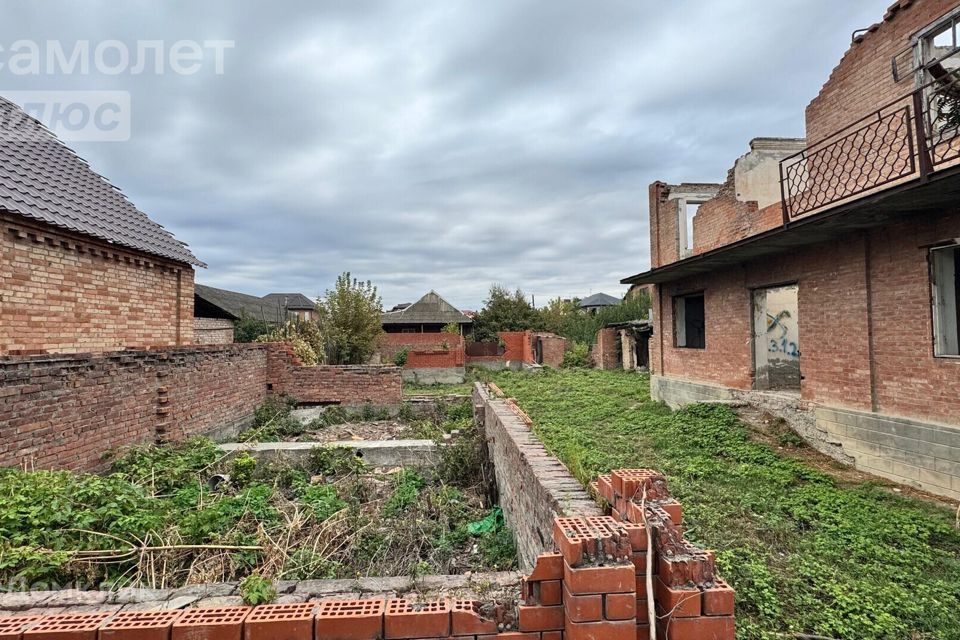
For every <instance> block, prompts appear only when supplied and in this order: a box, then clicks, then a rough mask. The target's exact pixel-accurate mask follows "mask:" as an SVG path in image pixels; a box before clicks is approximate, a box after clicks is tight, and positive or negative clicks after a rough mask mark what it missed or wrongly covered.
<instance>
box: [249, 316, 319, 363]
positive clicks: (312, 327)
mask: <svg viewBox="0 0 960 640" xmlns="http://www.w3.org/2000/svg"><path fill="white" fill-rule="evenodd" d="M256 341H257V342H286V343H287V344H289V345H290V346H291V347H292V348H293V353H294V354H295V355H296V356H297V358H299V359H300V362H302V363H303V364H304V365H305V366H308V367H312V366H315V365H318V364H323V363H324V362H326V349H325V348H324V338H323V336H322V335H321V333H320V328H319V327H318V326H317V323H315V322H311V321H309V320H291V321H289V322H285V323H283V324H281V325H278V326H276V327H274V328H273V329H272V330H271V331H269V332H268V333H265V334H263V335H261V336H259V337H257V340H256Z"/></svg>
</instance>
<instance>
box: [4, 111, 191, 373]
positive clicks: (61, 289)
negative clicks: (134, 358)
mask: <svg viewBox="0 0 960 640" xmlns="http://www.w3.org/2000/svg"><path fill="white" fill-rule="evenodd" d="M0 121H2V122H3V131H2V135H0V355H10V354H16V353H23V352H38V351H46V352H60V353H69V352H96V351H109V350H117V349H124V348H127V347H146V346H158V345H164V346H175V345H184V344H192V343H193V273H194V272H193V267H194V266H195V265H200V266H203V263H201V262H200V261H199V260H197V258H196V257H195V256H194V255H193V253H191V251H190V250H189V249H188V248H187V246H186V245H185V244H184V243H182V242H180V241H179V240H177V239H176V238H174V237H173V235H172V234H171V233H170V232H169V231H167V230H166V229H164V228H163V227H162V226H160V225H159V224H157V223H155V222H153V221H152V220H150V218H148V217H147V216H146V215H145V214H144V213H142V212H141V211H139V210H138V209H137V208H136V207H135V206H134V205H133V204H132V203H131V202H130V201H129V200H127V198H126V197H125V196H124V195H123V194H122V193H121V192H120V191H119V190H118V189H116V188H115V187H114V186H113V185H111V184H110V183H109V182H107V181H106V180H105V179H104V178H103V177H101V176H99V175H97V173H95V172H94V171H93V170H92V169H91V168H90V167H89V166H88V165H87V164H86V162H84V161H83V160H82V159H81V158H79V157H78V156H77V155H76V154H74V153H73V151H71V150H70V149H68V148H67V147H66V146H65V145H64V144H63V143H61V142H60V141H59V140H58V139H57V138H56V137H55V136H54V135H53V134H52V133H50V132H49V131H48V130H47V129H46V128H44V127H43V125H41V124H40V123H38V122H37V121H35V120H33V119H32V118H30V117H29V116H27V115H26V114H25V113H24V112H23V111H22V110H21V109H20V108H19V107H18V106H16V105H15V104H13V103H11V102H9V101H7V100H4V99H3V98H0Z"/></svg>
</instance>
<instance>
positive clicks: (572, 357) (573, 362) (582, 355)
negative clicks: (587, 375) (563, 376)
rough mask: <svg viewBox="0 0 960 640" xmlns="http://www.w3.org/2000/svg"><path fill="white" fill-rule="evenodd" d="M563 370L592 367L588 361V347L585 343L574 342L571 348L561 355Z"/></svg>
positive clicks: (591, 362)
mask: <svg viewBox="0 0 960 640" xmlns="http://www.w3.org/2000/svg"><path fill="white" fill-rule="evenodd" d="M562 366H563V368H564V369H589V368H590V367H592V366H593V361H592V360H591V359H590V346H589V345H588V344H586V343H585V342H575V343H574V344H573V348H571V349H570V350H569V351H567V352H565V353H564V354H563V365H562Z"/></svg>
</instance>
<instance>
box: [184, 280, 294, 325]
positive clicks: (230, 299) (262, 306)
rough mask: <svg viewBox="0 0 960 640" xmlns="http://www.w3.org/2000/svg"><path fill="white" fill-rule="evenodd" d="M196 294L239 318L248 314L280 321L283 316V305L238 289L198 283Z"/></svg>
mask: <svg viewBox="0 0 960 640" xmlns="http://www.w3.org/2000/svg"><path fill="white" fill-rule="evenodd" d="M194 295H195V296H196V297H198V298H200V299H201V300H203V301H204V302H206V303H208V304H210V305H213V306H214V307H217V308H218V309H220V310H221V311H224V312H225V313H227V314H228V315H230V316H233V318H234V319H237V320H239V319H240V318H242V317H244V316H247V317H250V318H255V319H257V320H265V321H267V322H278V321H279V320H280V319H281V318H282V317H283V316H282V314H281V311H280V310H281V307H280V306H279V305H277V304H276V303H274V302H271V301H267V300H265V298H258V297H257V296H251V295H247V294H246V293H240V292H238V291H228V290H227V289H217V288H216V287H208V286H206V285H202V284H196V285H194Z"/></svg>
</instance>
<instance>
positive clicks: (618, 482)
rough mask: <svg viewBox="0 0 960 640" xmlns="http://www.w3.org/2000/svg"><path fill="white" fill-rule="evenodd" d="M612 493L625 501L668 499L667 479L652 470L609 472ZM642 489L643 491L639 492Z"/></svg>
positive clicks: (618, 470) (617, 470)
mask: <svg viewBox="0 0 960 640" xmlns="http://www.w3.org/2000/svg"><path fill="white" fill-rule="evenodd" d="M610 479H611V482H612V484H613V490H614V493H616V494H618V495H620V496H623V497H624V498H626V499H627V500H632V499H637V500H639V499H641V498H644V497H646V499H647V500H659V499H663V498H669V497H670V493H669V491H668V490H667V479H666V477H665V476H664V475H663V474H662V473H660V472H659V471H654V470H653V469H616V470H614V471H611V472H610ZM641 487H643V488H644V491H642V492H641V491H640V488H641Z"/></svg>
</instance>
